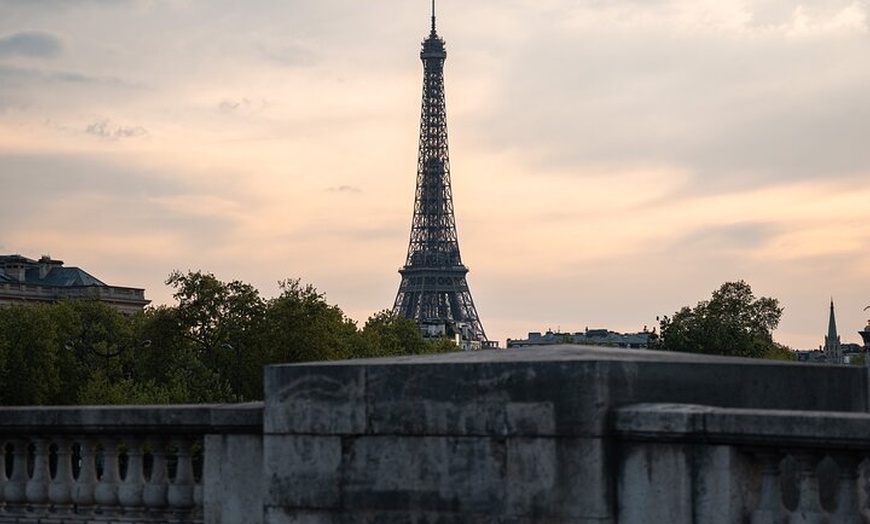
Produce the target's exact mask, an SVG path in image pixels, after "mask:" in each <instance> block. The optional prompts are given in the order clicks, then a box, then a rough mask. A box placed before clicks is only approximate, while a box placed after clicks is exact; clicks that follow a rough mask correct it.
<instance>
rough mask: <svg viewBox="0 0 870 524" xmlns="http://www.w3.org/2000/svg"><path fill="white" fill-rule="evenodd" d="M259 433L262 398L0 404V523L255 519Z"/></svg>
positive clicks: (232, 520) (257, 496) (252, 520)
mask: <svg viewBox="0 0 870 524" xmlns="http://www.w3.org/2000/svg"><path fill="white" fill-rule="evenodd" d="M261 435H262V404H251V405H235V406H208V405H196V406H171V407H157V406H149V407H140V406H123V407H75V408H72V407H70V408H64V407H60V408H39V407H27V408H4V409H3V411H2V417H0V450H2V452H0V523H13V522H14V523H21V522H57V523H68V522H69V523H75V522H87V523H99V522H125V523H128V522H129V523H139V522H141V523H150V522H175V523H201V522H203V521H204V520H206V521H208V522H221V517H223V518H224V519H226V518H230V520H224V522H257V521H259V519H258V518H257V515H259V513H260V512H259V511H257V510H255V511H253V512H250V511H246V515H245V517H244V518H241V519H237V517H239V515H238V508H234V507H233V506H234V505H235V506H238V505H239V503H250V504H253V505H254V507H258V506H259V505H260V504H261V502H260V497H261V494H260V493H257V491H256V486H258V485H259V484H260V483H261V469H260V463H261V456H262V452H261V451H260V454H259V455H257V452H258V450H261V442H262V439H261ZM240 451H242V452H243V453H244V459H243V464H244V463H246V462H248V461H253V462H254V464H255V468H254V470H253V471H251V469H250V468H249V467H246V466H244V465H243V466H241V467H239V459H238V458H237V459H236V461H235V464H234V463H233V461H232V460H229V461H228V460H227V457H228V456H231V455H235V454H238V453H239V452H240ZM238 486H243V487H244V489H241V490H237V491H236V490H234V488H236V487H238ZM245 497H248V498H249V499H248V500H246V499H245ZM250 497H254V498H255V499H256V500H250ZM245 509H249V508H245ZM248 513H250V514H252V515H253V516H254V518H253V519H251V518H249V515H248ZM234 519H235V520H234Z"/></svg>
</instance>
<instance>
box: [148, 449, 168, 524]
mask: <svg viewBox="0 0 870 524" xmlns="http://www.w3.org/2000/svg"><path fill="white" fill-rule="evenodd" d="M153 446H154V449H153V451H152V452H151V458H152V460H151V476H150V477H149V478H148V483H147V484H145V488H144V489H143V490H142V503H143V504H144V506H145V507H146V508H148V513H149V515H162V514H165V513H166V510H167V508H168V502H167V499H166V491H167V488H168V484H169V475H168V473H167V463H166V442H165V441H163V440H155V441H154V442H153Z"/></svg>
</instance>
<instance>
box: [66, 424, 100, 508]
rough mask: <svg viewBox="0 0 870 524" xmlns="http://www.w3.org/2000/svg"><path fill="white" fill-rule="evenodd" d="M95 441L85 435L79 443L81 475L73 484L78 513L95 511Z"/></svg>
mask: <svg viewBox="0 0 870 524" xmlns="http://www.w3.org/2000/svg"><path fill="white" fill-rule="evenodd" d="M95 447H96V446H95V445H94V441H93V440H92V439H90V438H88V437H83V438H82V439H81V441H80V443H79V455H80V457H79V460H81V468H80V469H79V476H78V478H77V479H76V482H75V484H73V490H72V500H73V502H74V503H75V505H76V513H81V514H83V515H90V514H91V513H93V511H94V490H96V487H97V464H96V456H95V455H96V453H94V451H95Z"/></svg>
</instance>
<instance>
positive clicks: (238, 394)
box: [221, 343, 242, 402]
mask: <svg viewBox="0 0 870 524" xmlns="http://www.w3.org/2000/svg"><path fill="white" fill-rule="evenodd" d="M221 347H222V348H224V349H229V350H231V351H235V352H236V373H235V375H236V376H235V377H234V378H235V388H234V389H235V392H236V402H241V401H242V391H241V388H242V348H241V346H240V345H239V344H238V343H236V345H235V346H233V345H232V344H226V343H224V344H221Z"/></svg>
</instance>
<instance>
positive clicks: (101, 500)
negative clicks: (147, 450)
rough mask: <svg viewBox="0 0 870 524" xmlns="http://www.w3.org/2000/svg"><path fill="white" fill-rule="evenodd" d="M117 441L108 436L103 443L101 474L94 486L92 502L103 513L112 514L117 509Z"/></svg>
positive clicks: (119, 477) (119, 478) (119, 476)
mask: <svg viewBox="0 0 870 524" xmlns="http://www.w3.org/2000/svg"><path fill="white" fill-rule="evenodd" d="M120 480H121V475H120V474H119V473H118V442H117V441H116V440H115V439H114V438H112V437H109V438H108V439H107V440H106V442H105V444H104V445H103V474H102V475H101V476H100V481H99V483H97V487H96V488H94V502H96V504H97V511H98V512H100V513H102V514H104V515H114V514H115V512H116V510H117V509H118V484H119V482H120Z"/></svg>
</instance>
